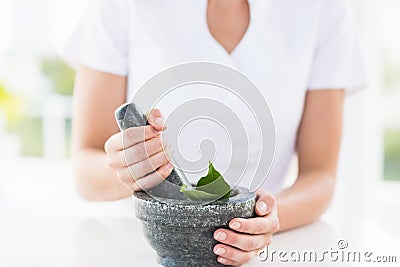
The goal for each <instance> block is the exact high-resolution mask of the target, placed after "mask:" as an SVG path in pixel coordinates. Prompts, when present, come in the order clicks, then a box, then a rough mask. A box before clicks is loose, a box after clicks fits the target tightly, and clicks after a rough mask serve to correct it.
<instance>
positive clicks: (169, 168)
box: [167, 162, 174, 171]
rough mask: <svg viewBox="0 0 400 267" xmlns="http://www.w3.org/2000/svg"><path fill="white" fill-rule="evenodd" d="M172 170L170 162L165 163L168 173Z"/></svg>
mask: <svg viewBox="0 0 400 267" xmlns="http://www.w3.org/2000/svg"><path fill="white" fill-rule="evenodd" d="M173 168H174V166H173V165H172V163H171V162H168V163H167V169H168V170H169V171H171V170H172V169H173Z"/></svg>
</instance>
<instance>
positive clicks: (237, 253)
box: [213, 244, 257, 266]
mask: <svg viewBox="0 0 400 267" xmlns="http://www.w3.org/2000/svg"><path fill="white" fill-rule="evenodd" d="M213 251H214V253H215V254H216V255H218V256H219V257H218V262H220V263H222V264H225V265H234V266H240V265H243V264H245V263H246V262H248V261H250V260H251V259H252V258H254V257H255V256H256V255H257V251H250V252H247V251H242V250H239V249H237V248H233V247H230V246H226V245H222V244H217V245H216V246H215V247H214V249H213ZM220 258H222V259H221V260H220ZM221 261H224V263H223V262H221Z"/></svg>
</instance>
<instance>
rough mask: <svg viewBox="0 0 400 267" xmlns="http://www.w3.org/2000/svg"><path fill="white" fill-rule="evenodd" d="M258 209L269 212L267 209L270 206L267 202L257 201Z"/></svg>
mask: <svg viewBox="0 0 400 267" xmlns="http://www.w3.org/2000/svg"><path fill="white" fill-rule="evenodd" d="M257 209H258V210H259V211H260V212H263V213H264V212H267V209H268V206H267V203H265V202H258V203H257Z"/></svg>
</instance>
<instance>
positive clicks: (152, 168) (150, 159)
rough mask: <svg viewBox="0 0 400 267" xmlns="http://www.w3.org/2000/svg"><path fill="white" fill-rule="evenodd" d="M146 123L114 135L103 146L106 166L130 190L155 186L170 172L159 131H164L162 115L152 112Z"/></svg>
mask: <svg viewBox="0 0 400 267" xmlns="http://www.w3.org/2000/svg"><path fill="white" fill-rule="evenodd" d="M148 122H149V124H150V125H147V126H142V127H132V128H129V129H126V130H124V131H123V132H119V133H117V134H114V135H113V136H111V137H110V138H109V139H108V140H107V141H106V143H105V145H104V149H105V151H106V153H107V157H108V164H109V166H110V167H111V168H112V169H114V170H115V172H116V173H117V177H118V179H119V180H120V181H122V182H123V183H124V184H125V185H126V186H127V187H128V188H129V189H130V190H131V191H140V190H143V189H150V188H152V187H154V186H156V185H158V184H159V183H161V182H162V181H163V180H164V179H165V178H167V177H168V176H169V174H170V173H171V171H172V169H173V166H172V164H171V163H170V162H169V161H168V158H167V156H166V154H165V151H164V147H163V144H162V140H161V131H163V130H164V129H165V126H164V122H165V121H164V118H163V117H162V114H161V112H160V111H159V110H157V109H153V110H152V111H151V112H150V113H149V115H148Z"/></svg>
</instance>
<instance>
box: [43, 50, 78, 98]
mask: <svg viewBox="0 0 400 267" xmlns="http://www.w3.org/2000/svg"><path fill="white" fill-rule="evenodd" d="M41 69H42V73H43V74H44V76H45V77H46V78H47V79H49V81H50V82H51V83H52V85H53V86H52V88H54V92H55V93H57V94H60V95H72V91H73V86H74V78H75V72H74V71H73V70H72V69H71V68H70V67H69V66H68V65H67V64H65V63H64V62H63V61H62V60H61V59H60V58H58V57H49V58H44V59H43V60H42V63H41Z"/></svg>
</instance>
